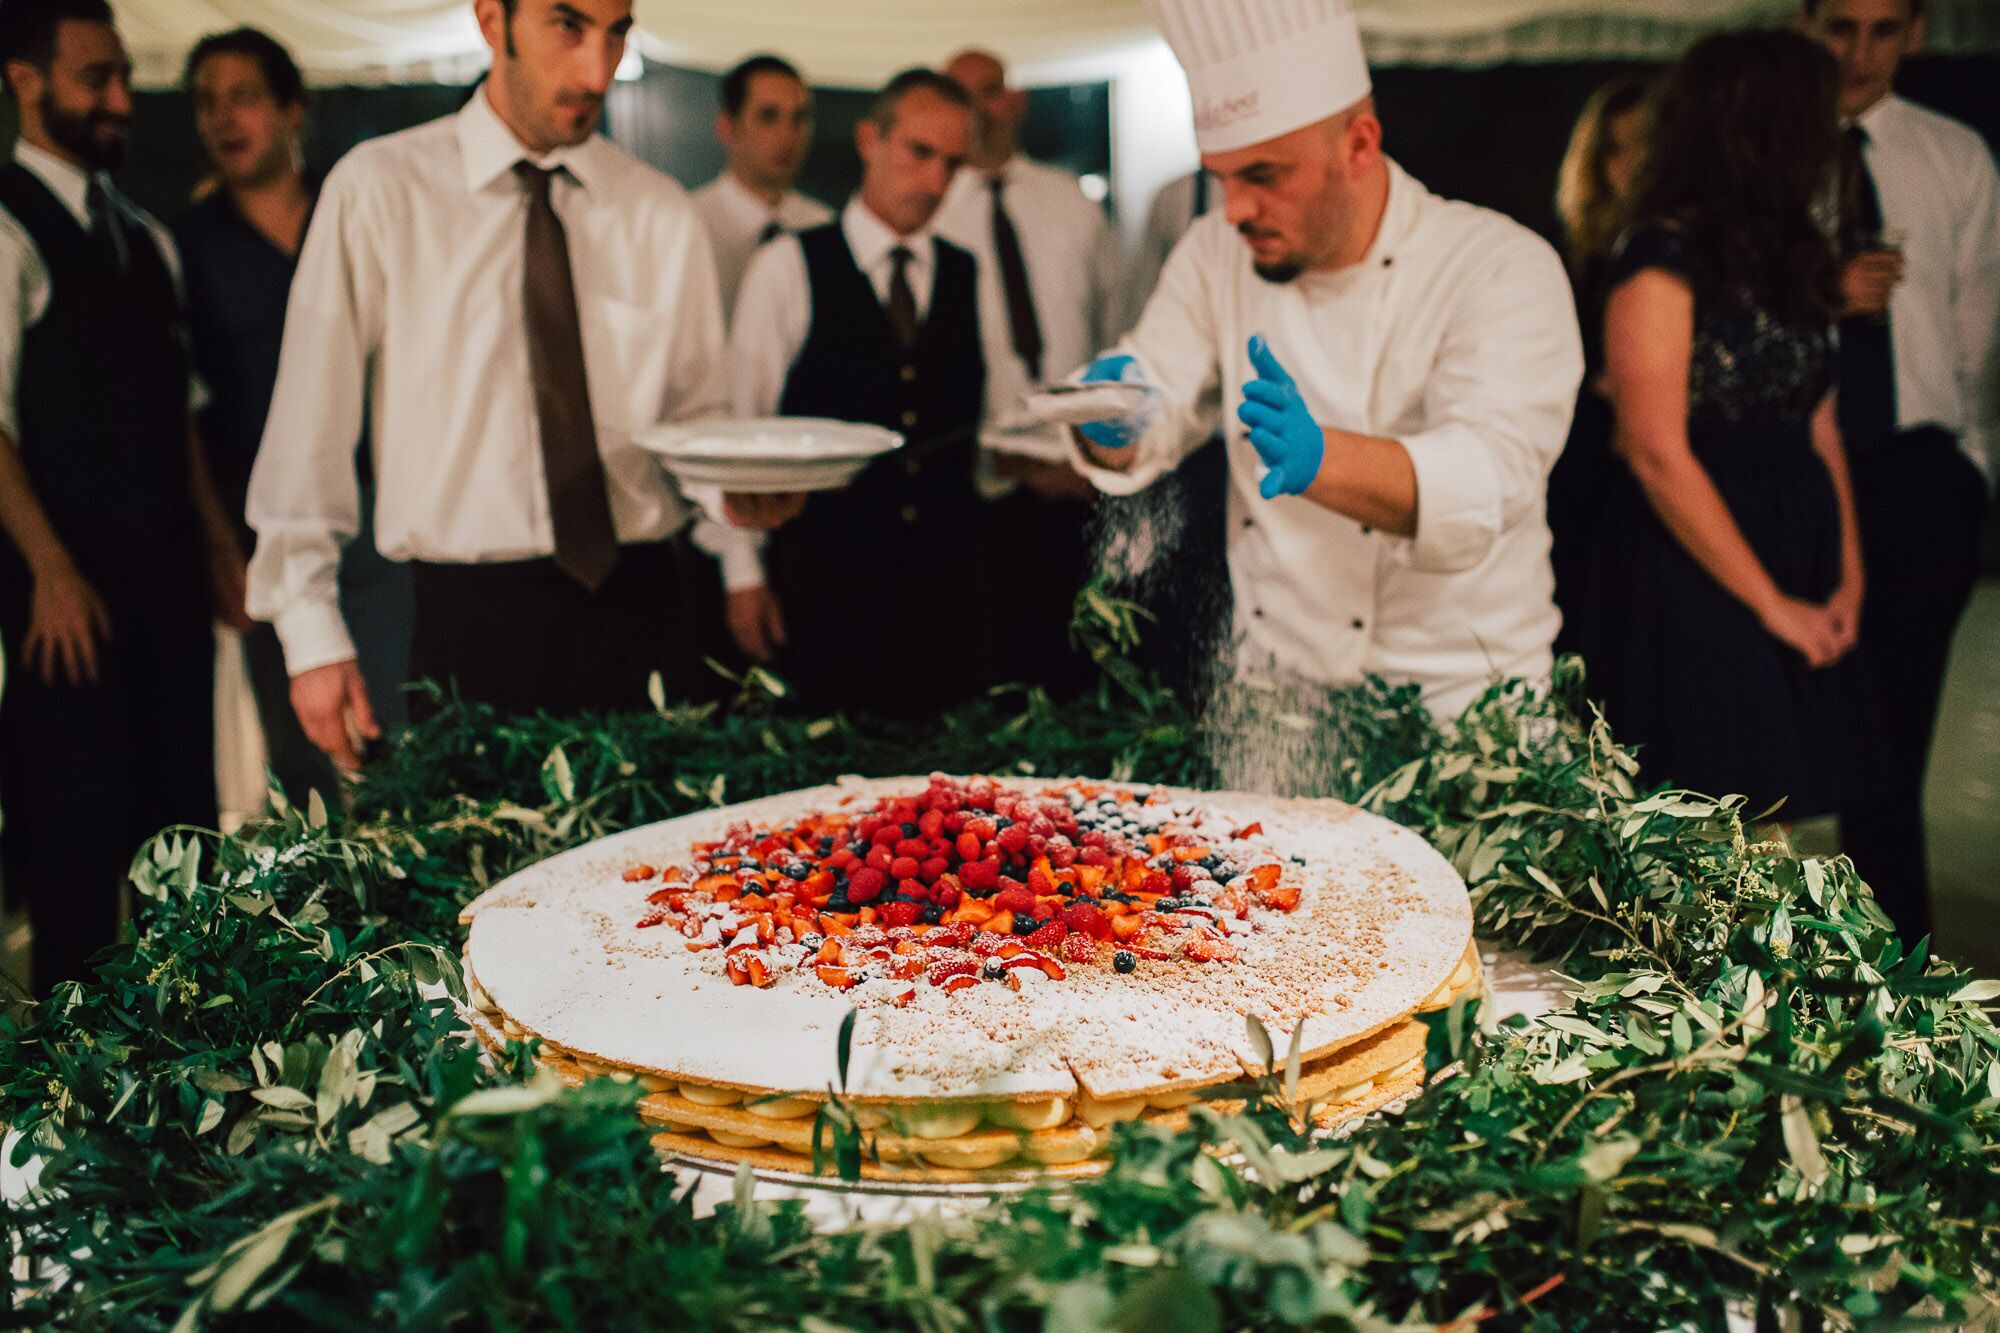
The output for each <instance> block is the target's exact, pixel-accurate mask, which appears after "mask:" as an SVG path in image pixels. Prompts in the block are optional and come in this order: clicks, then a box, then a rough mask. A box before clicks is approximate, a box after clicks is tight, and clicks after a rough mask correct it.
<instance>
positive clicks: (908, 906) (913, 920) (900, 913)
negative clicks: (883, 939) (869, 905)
mask: <svg viewBox="0 0 2000 1333" xmlns="http://www.w3.org/2000/svg"><path fill="white" fill-rule="evenodd" d="M875 919H876V920H877V921H879V922H880V923H882V924H883V925H885V926H890V927H895V926H914V925H916V924H917V922H919V921H921V920H923V919H924V909H923V905H922V904H921V903H905V902H893V903H883V904H882V905H881V906H880V907H878V908H876V909H875Z"/></svg>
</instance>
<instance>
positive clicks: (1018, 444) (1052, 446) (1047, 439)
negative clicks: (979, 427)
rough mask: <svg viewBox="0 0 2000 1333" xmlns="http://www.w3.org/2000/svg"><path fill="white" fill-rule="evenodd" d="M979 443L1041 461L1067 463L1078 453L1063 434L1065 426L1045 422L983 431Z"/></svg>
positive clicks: (996, 450)
mask: <svg viewBox="0 0 2000 1333" xmlns="http://www.w3.org/2000/svg"><path fill="white" fill-rule="evenodd" d="M979 443H980V444H982V445H983V446H985V447H986V448H988V449H991V450H993V452H995V453H999V454H1013V455H1015V456H1017V457H1020V458H1031V459H1033V460H1035V461H1036V462H1038V463H1067V462H1069V461H1070V459H1071V458H1073V457H1075V453H1074V451H1073V450H1072V449H1071V448H1070V445H1069V441H1068V440H1066V439H1064V438H1063V429H1062V427H1060V426H1054V425H1050V424H1048V423H1044V422H1036V423H1034V424H1032V425H1026V426H1010V427H1008V428H1006V429H996V430H988V431H983V432H981V433H980V436H979Z"/></svg>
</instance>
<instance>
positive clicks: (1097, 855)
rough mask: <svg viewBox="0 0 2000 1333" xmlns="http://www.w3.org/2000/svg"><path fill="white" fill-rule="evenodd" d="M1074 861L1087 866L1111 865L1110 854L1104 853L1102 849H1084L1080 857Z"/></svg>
mask: <svg viewBox="0 0 2000 1333" xmlns="http://www.w3.org/2000/svg"><path fill="white" fill-rule="evenodd" d="M1076 859H1077V860H1079V861H1081V862H1083V863H1084V864H1085V865H1087V866H1108V865H1110V864H1111V853H1109V852H1107V851H1105V850H1104V849H1103V848H1102V847H1086V848H1084V849H1083V853H1082V855H1080V856H1078V857H1077V858H1076Z"/></svg>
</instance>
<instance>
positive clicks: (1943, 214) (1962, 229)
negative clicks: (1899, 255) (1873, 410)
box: [1858, 94, 2000, 485]
mask: <svg viewBox="0 0 2000 1333" xmlns="http://www.w3.org/2000/svg"><path fill="white" fill-rule="evenodd" d="M1858 123H1859V124H1860V126H1861V128H1862V129H1864V130H1866V131H1867V133H1868V138H1867V141H1866V143H1865V144H1864V145H1863V147H1862V156H1863V157H1864V159H1865V160H1866V161H1867V163H1868V173H1869V175H1870V176H1872V177H1874V180H1875V192H1876V194H1877V195H1878V196H1879V197H1880V199H1881V201H1882V226H1883V228H1884V230H1886V231H1895V232H1901V233H1902V250H1903V261H1904V265H1905V267H1904V272H1903V280H1902V281H1901V282H1899V283H1897V284H1896V286H1895V289H1894V290H1893V291H1892V292H1891V293H1890V296H1889V330H1890V346H1891V348H1892V349H1893V355H1894V359H1895V370H1896V417H1897V425H1898V426H1899V427H1900V428H1902V429H1904V430H1909V429H1911V428H1913V427H1917V426H1923V425H1936V426H1942V427H1944V428H1945V429H1946V430H1948V431H1951V432H1953V433H1954V434H1956V435H1957V436H1958V440H1959V447H1960V448H1962V449H1963V450H1964V451H1965V454H1966V456H1967V457H1968V458H1970V459H1971V460H1972V461H1973V463H1974V464H1976V465H1977V466H1978V468H1979V469H1980V471H1981V472H1983V473H1985V474H1986V479H1987V482H1988V484H1989V485H1990V484H1991V483H1992V481H1993V479H1994V470H1995V467H1996V465H2000V172H1996V171H1995V170H1994V166H1993V154H1992V153H1991V152H1990V151H1988V149H1987V147H1986V141H1985V140H1984V139H1982V138H1981V137H1980V136H1979V133H1978V132H1977V131H1976V130H1973V129H1972V128H1971V127H1969V126H1967V125H1963V124H1961V123H1959V122H1958V121H1956V120H1953V119H1952V118H1951V117H1949V116H1943V115H1939V114H1938V113H1937V112H1935V111H1929V110H1926V109H1925V108H1923V107H1920V106H1918V105H1916V104H1915V103H1914V102H1906V101H1904V100H1903V99H1902V98H1900V97H1897V96H1894V95H1893V94H1892V95H1890V96H1888V97H1885V98H1883V99H1882V100H1881V101H1879V102H1877V103H1876V104H1875V105H1874V106H1872V107H1869V108H1868V109H1867V110H1866V111H1864V112H1862V113H1861V115H1860V117H1859V118H1858Z"/></svg>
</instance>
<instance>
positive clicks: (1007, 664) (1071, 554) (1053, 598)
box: [990, 486, 1097, 699]
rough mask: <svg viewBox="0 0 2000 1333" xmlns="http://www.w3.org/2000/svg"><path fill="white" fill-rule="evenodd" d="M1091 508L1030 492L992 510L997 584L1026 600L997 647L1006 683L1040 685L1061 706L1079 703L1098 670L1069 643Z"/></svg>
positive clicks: (1087, 567) (1087, 555)
mask: <svg viewBox="0 0 2000 1333" xmlns="http://www.w3.org/2000/svg"><path fill="white" fill-rule="evenodd" d="M1093 508H1094V507H1093V506H1092V505H1091V504H1090V502H1088V501H1083V500H1052V499H1049V498H1048V497H1046V496H1042V495H1037V494H1036V493H1035V492H1033V491H1031V490H1029V489H1028V488H1026V487H1025V486H1024V487H1022V488H1021V489H1019V490H1017V491H1015V492H1014V493H1013V494H1012V495H1009V496H1007V497H1006V498H1005V499H1003V500H1001V501H999V502H998V503H996V504H995V505H994V506H993V514H992V517H991V520H990V524H991V532H992V539H993V551H992V557H991V558H992V562H993V574H994V577H995V583H996V585H1004V586H1006V587H1009V588H1013V589H1016V590H1018V591H1019V592H1020V593H1022V594H1023V595H1022V597H1021V599H1020V601H1019V603H1018V605H1017V607H1016V609H1014V610H1013V611H1012V613H1011V614H1009V615H1008V616H1007V618H1006V623H1005V626H1004V628H1003V631H1002V636H1001V641H1000V644H999V647H998V653H999V659H998V666H999V668H1000V670H999V675H1000V678H1001V679H1002V680H1004V681H1008V682H1013V683H1018V684H1022V685H1038V686H1040V687H1041V688H1042V689H1044V690H1047V691H1048V692H1049V694H1050V695H1052V696H1054V697H1055V698H1057V699H1069V698H1074V697H1075V696H1077V695H1079V694H1081V693H1083V692H1084V691H1085V690H1086V689H1089V688H1090V686H1091V685H1092V684H1094V683H1095V682H1096V680H1097V668H1096V667H1095V665H1094V664H1093V663H1092V662H1091V660H1090V659H1089V658H1088V657H1087V656H1085V655H1084V654H1083V653H1081V652H1078V651H1077V650H1076V649H1074V648H1072V647H1071V646H1070V642H1069V626H1070V620H1071V618H1072V616H1073V615H1074V612H1075V607H1076V594H1077V590H1078V589H1079V588H1081V587H1082V586H1083V585H1084V582H1085V581H1086V580H1087V579H1088V578H1089V577H1090V574H1091V566H1092V559H1091V549H1090V548H1091V522H1092V513H1093Z"/></svg>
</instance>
